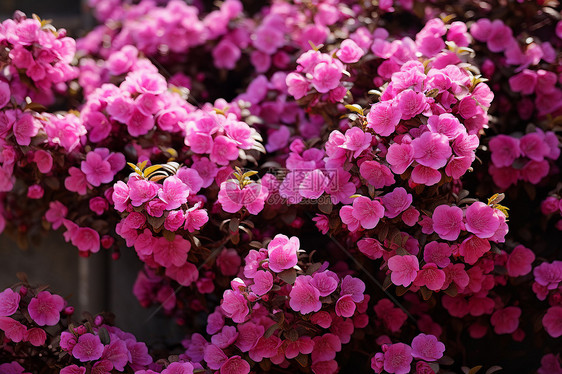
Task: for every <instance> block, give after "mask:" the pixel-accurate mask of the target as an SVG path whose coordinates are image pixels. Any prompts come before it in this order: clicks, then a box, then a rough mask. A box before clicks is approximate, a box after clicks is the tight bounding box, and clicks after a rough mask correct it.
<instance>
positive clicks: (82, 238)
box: [70, 227, 100, 253]
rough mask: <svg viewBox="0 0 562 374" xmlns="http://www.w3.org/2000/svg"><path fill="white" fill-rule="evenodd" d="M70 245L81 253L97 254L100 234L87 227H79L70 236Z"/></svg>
mask: <svg viewBox="0 0 562 374" xmlns="http://www.w3.org/2000/svg"><path fill="white" fill-rule="evenodd" d="M70 239H71V241H72V245H74V246H76V247H77V248H78V250H80V251H83V252H92V253H97V252H98V251H99V250H100V234H99V233H98V232H97V231H96V230H94V229H92V228H89V227H79V228H78V229H76V230H75V231H74V232H73V233H72V234H71V236H70Z"/></svg>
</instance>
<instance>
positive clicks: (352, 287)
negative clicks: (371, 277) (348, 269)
mask: <svg viewBox="0 0 562 374" xmlns="http://www.w3.org/2000/svg"><path fill="white" fill-rule="evenodd" d="M364 292H365V283H363V281H362V280H361V279H359V278H354V277H352V276H351V275H346V276H345V278H343V280H342V282H341V288H340V293H341V294H342V295H351V298H352V300H353V301H354V302H356V303H360V302H362V301H363V299H364V298H365V295H363V294H364Z"/></svg>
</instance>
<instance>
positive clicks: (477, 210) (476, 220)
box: [465, 201, 500, 239]
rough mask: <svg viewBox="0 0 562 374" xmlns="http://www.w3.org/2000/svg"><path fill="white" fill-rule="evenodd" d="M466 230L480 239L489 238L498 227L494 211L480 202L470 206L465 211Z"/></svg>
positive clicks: (498, 222)
mask: <svg viewBox="0 0 562 374" xmlns="http://www.w3.org/2000/svg"><path fill="white" fill-rule="evenodd" d="M465 214H466V224H465V226H466V230H467V231H469V232H471V233H473V234H474V235H476V236H477V237H479V238H481V239H486V238H490V237H492V236H493V235H494V233H495V232H496V230H497V229H498V228H499V226H500V220H499V217H498V216H497V215H496V212H495V209H494V208H492V207H491V206H489V205H486V204H484V203H482V202H480V201H477V202H475V203H473V204H471V205H470V206H469V207H468V208H467V209H466V211H465Z"/></svg>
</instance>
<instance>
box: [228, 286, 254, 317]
mask: <svg viewBox="0 0 562 374" xmlns="http://www.w3.org/2000/svg"><path fill="white" fill-rule="evenodd" d="M221 308H222V310H223V311H224V313H225V314H226V316H227V317H230V318H232V321H234V322H235V323H242V322H244V321H245V320H246V316H247V315H248V313H250V309H249V308H248V302H247V301H246V298H245V297H244V295H242V294H241V293H240V292H238V291H232V290H226V291H224V294H223V296H222V301H221Z"/></svg>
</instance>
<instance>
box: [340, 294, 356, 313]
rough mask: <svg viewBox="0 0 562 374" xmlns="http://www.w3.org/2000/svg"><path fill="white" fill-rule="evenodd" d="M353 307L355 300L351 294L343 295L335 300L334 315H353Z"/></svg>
mask: <svg viewBox="0 0 562 374" xmlns="http://www.w3.org/2000/svg"><path fill="white" fill-rule="evenodd" d="M355 308H356V306H355V302H354V301H353V298H352V297H351V295H343V296H342V297H340V298H339V299H338V301H337V302H336V315H338V316H341V317H346V318H349V317H353V313H355Z"/></svg>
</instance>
